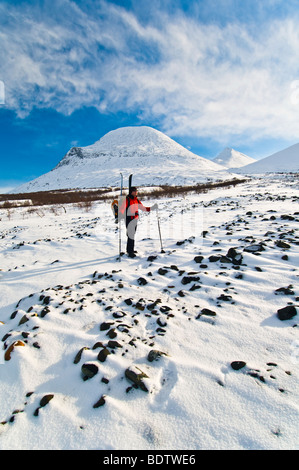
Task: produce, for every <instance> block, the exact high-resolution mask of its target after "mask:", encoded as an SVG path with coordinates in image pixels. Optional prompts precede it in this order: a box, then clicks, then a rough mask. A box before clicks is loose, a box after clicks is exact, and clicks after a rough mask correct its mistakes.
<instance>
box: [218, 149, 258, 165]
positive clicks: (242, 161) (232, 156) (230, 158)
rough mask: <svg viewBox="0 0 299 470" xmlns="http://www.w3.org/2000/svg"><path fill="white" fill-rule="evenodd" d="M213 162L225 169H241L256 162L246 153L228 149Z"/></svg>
mask: <svg viewBox="0 0 299 470" xmlns="http://www.w3.org/2000/svg"><path fill="white" fill-rule="evenodd" d="M212 161H213V162H214V163H217V164H218V165H223V166H224V167H225V168H239V167H241V166H245V165H248V164H250V163H253V162H255V161H256V160H255V159H254V158H252V157H248V155H245V154H244V153H241V152H238V150H234V149H232V148H230V147H226V148H225V149H224V150H222V152H220V153H219V154H218V155H217V157H215V158H214V159H213V160H212Z"/></svg>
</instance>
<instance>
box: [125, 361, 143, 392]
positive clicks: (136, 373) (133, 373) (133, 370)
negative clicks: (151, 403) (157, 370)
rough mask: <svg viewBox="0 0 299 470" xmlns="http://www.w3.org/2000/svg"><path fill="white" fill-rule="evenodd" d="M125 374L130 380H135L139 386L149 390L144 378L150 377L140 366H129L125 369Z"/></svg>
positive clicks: (134, 382)
mask: <svg viewBox="0 0 299 470" xmlns="http://www.w3.org/2000/svg"><path fill="white" fill-rule="evenodd" d="M125 376H126V378H127V379H128V380H130V381H131V382H133V384H135V385H136V386H137V387H139V388H140V389H141V390H143V391H144V392H148V391H149V390H148V388H147V386H146V385H145V383H144V379H148V378H149V377H148V376H147V375H146V374H145V373H144V372H143V371H142V370H141V369H139V367H136V366H131V367H128V369H126V371H125Z"/></svg>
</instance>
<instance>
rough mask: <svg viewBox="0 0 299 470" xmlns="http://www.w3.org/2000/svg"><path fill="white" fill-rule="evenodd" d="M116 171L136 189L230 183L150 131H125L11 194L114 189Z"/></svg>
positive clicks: (215, 168)
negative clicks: (130, 179) (131, 177)
mask: <svg viewBox="0 0 299 470" xmlns="http://www.w3.org/2000/svg"><path fill="white" fill-rule="evenodd" d="M120 172H123V173H124V176H125V175H129V174H130V173H134V183H135V184H136V185H148V186H149V185H159V184H170V185H172V184H181V185H183V184H193V183H197V182H202V181H206V180H207V179H208V178H210V179H213V180H215V179H229V178H231V175H230V174H229V173H228V172H226V170H225V169H224V168H223V167H221V166H220V165H217V164H216V163H214V162H211V161H209V160H207V159H205V158H202V157H200V156H198V155H195V154H193V153H192V152H190V151H188V150H187V149H185V148H184V147H182V146H181V145H179V144H178V143H176V142H175V141H173V140H172V139H170V138H169V137H167V136H166V135H165V134H163V133H162V132H160V131H157V130H155V129H153V128H150V127H146V126H141V127H124V128H120V129H117V130H115V131H111V132H109V133H108V134H106V135H105V136H104V137H102V138H101V139H100V140H99V141H97V142H95V144H93V145H90V146H87V147H73V148H72V149H71V150H70V151H69V152H68V153H67V154H66V155H65V157H64V158H63V159H62V160H61V161H60V162H59V164H58V165H57V166H56V167H55V168H54V169H53V170H52V171H50V172H49V173H46V174H44V175H42V176H40V177H39V178H37V179H35V180H33V181H31V182H29V183H27V184H24V185H22V186H19V187H18V188H16V189H15V190H14V191H13V192H30V191H43V190H50V189H69V188H94V187H107V186H119V179H120Z"/></svg>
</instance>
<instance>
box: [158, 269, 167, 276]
mask: <svg viewBox="0 0 299 470" xmlns="http://www.w3.org/2000/svg"><path fill="white" fill-rule="evenodd" d="M167 273H168V270H167V269H165V268H159V269H158V274H160V275H161V276H165V274H167Z"/></svg>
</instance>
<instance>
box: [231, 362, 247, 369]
mask: <svg viewBox="0 0 299 470" xmlns="http://www.w3.org/2000/svg"><path fill="white" fill-rule="evenodd" d="M245 366H246V362H244V361H233V362H231V368H232V369H234V370H240V369H243V367H245Z"/></svg>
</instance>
